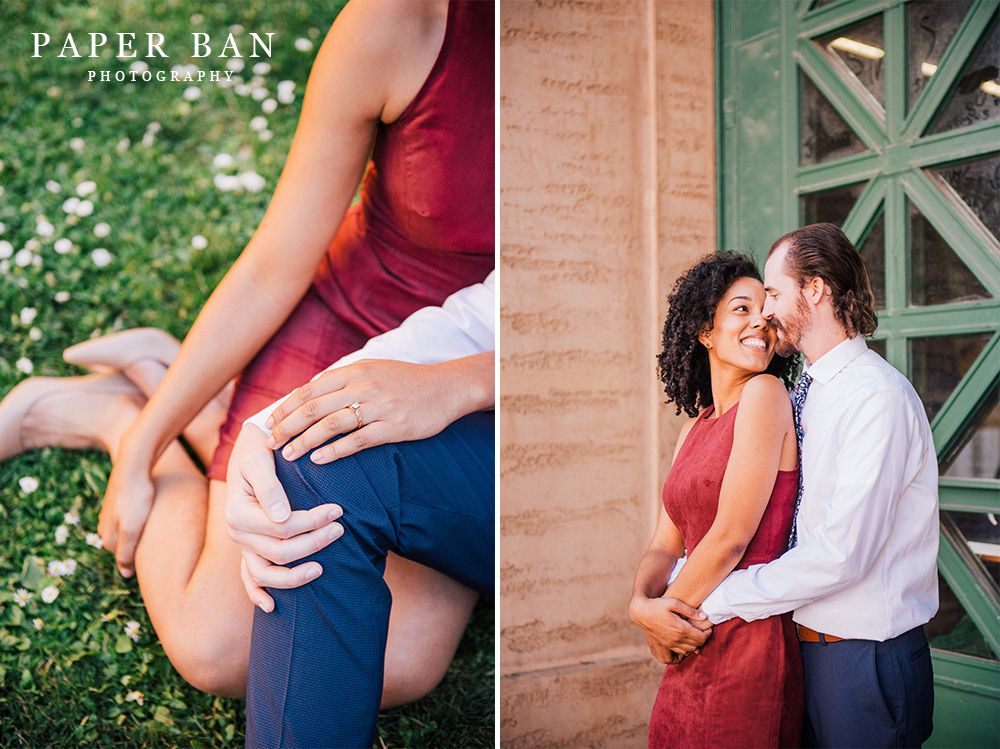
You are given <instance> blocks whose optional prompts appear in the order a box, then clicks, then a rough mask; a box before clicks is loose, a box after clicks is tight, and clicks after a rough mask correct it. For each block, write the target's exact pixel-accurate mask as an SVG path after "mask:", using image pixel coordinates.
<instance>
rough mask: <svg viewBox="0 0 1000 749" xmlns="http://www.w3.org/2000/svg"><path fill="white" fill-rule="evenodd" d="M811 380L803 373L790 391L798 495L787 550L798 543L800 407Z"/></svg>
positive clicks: (804, 400)
mask: <svg viewBox="0 0 1000 749" xmlns="http://www.w3.org/2000/svg"><path fill="white" fill-rule="evenodd" d="M812 381H813V378H812V377H811V376H810V375H809V373H808V372H803V373H802V376H801V377H799V381H798V382H796V383H795V388H794V389H793V390H792V416H793V417H794V419H795V439H796V441H797V442H798V444H799V493H798V496H797V497H796V498H795V514H794V515H793V516H792V533H791V535H790V536H789V538H788V548H789V549H791V548H793V547H794V546H795V544H796V542H797V541H798V520H799V504H801V502H802V406H803V405H805V402H806V393H807V392H808V391H809V386H810V385H811V384H812Z"/></svg>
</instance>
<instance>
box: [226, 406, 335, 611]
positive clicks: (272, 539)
mask: <svg viewBox="0 0 1000 749" xmlns="http://www.w3.org/2000/svg"><path fill="white" fill-rule="evenodd" d="M226 494H227V499H226V522H227V523H228V525H229V537H230V538H231V539H232V540H233V541H234V542H235V543H236V545H237V546H239V547H240V549H241V550H242V552H243V559H242V561H241V565H240V576H241V577H242V579H243V587H244V588H245V589H246V592H247V596H248V597H249V598H250V600H251V601H253V603H254V604H255V605H256V606H259V607H260V608H261V609H262V610H263V611H272V610H273V609H274V599H272V598H271V596H269V595H268V594H267V592H266V591H265V590H264V589H263V588H264V586H267V587H270V588H297V587H299V586H300V585H305V584H306V583H308V582H309V581H310V580H315V579H316V578H317V577H319V576H320V575H321V574H322V572H323V568H322V567H321V566H320V565H319V564H318V563H317V562H307V563H305V564H300V565H298V566H296V567H285V566H281V565H287V564H289V563H290V562H294V561H295V560H297V559H301V558H302V557H305V556H309V555H310V554H314V553H316V552H317V551H319V550H320V549H323V548H324V547H326V546H328V545H329V544H331V543H332V542H333V541H335V540H336V539H338V538H340V536H341V535H343V533H344V528H343V526H341V525H340V523H337V522H335V521H336V520H338V519H339V518H340V516H341V515H342V514H343V511H342V510H341V508H340V506H339V505H336V504H325V505H319V506H318V507H314V508H312V509H311V510H298V511H296V512H291V511H290V508H289V505H288V497H287V496H286V495H285V490H284V489H282V487H281V484H280V483H279V482H278V478H277V476H276V475H275V472H274V454H273V453H272V452H271V451H270V450H268V449H267V447H265V445H264V433H263V432H262V431H261V430H260V429H258V428H257V427H255V426H252V425H247V426H244V427H243V430H242V431H241V432H240V436H239V437H238V438H237V440H236V443H235V445H234V446H233V452H232V456H231V457H230V459H229V472H228V475H227V477H226ZM272 562H274V563H276V564H272Z"/></svg>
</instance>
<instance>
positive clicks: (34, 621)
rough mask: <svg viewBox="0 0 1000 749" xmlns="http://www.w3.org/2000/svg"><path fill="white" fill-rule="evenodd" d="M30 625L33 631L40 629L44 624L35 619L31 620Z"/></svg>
mask: <svg viewBox="0 0 1000 749" xmlns="http://www.w3.org/2000/svg"><path fill="white" fill-rule="evenodd" d="M31 623H32V624H33V625H35V629H41V628H42V627H44V626H45V622H43V621H42V620H41V619H37V618H36V619H32V620H31Z"/></svg>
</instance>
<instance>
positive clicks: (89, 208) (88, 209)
mask: <svg viewBox="0 0 1000 749" xmlns="http://www.w3.org/2000/svg"><path fill="white" fill-rule="evenodd" d="M93 212H94V204H93V203H91V202H90V201H89V200H81V201H80V204H79V205H78V206H77V207H76V210H75V211H73V213H75V214H76V215H77V216H89V215H90V214H91V213H93Z"/></svg>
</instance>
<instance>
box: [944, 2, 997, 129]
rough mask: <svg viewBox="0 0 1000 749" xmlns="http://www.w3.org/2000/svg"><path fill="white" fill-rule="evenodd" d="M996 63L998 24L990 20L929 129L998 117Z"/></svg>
mask: <svg viewBox="0 0 1000 749" xmlns="http://www.w3.org/2000/svg"><path fill="white" fill-rule="evenodd" d="M998 63H1000V27H998V26H997V22H996V21H994V22H993V25H992V26H991V27H990V30H989V31H988V32H987V34H986V41H985V43H984V44H983V46H982V48H981V49H980V50H979V54H977V55H976V58H975V60H973V61H972V64H970V65H968V66H967V67H966V69H965V70H964V71H963V72H962V75H961V76H960V77H959V80H958V87H957V88H956V90H955V92H954V93H953V94H952V95H951V99H949V100H948V103H947V104H946V105H945V107H944V110H943V111H942V112H941V115H940V116H939V117H938V120H937V123H936V124H935V125H934V129H933V130H931V132H932V133H943V132H945V131H946V130H954V129H955V128H959V127H967V126H969V125H975V124H976V123H977V122H983V121H985V120H1000V71H998V68H997V65H998Z"/></svg>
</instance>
